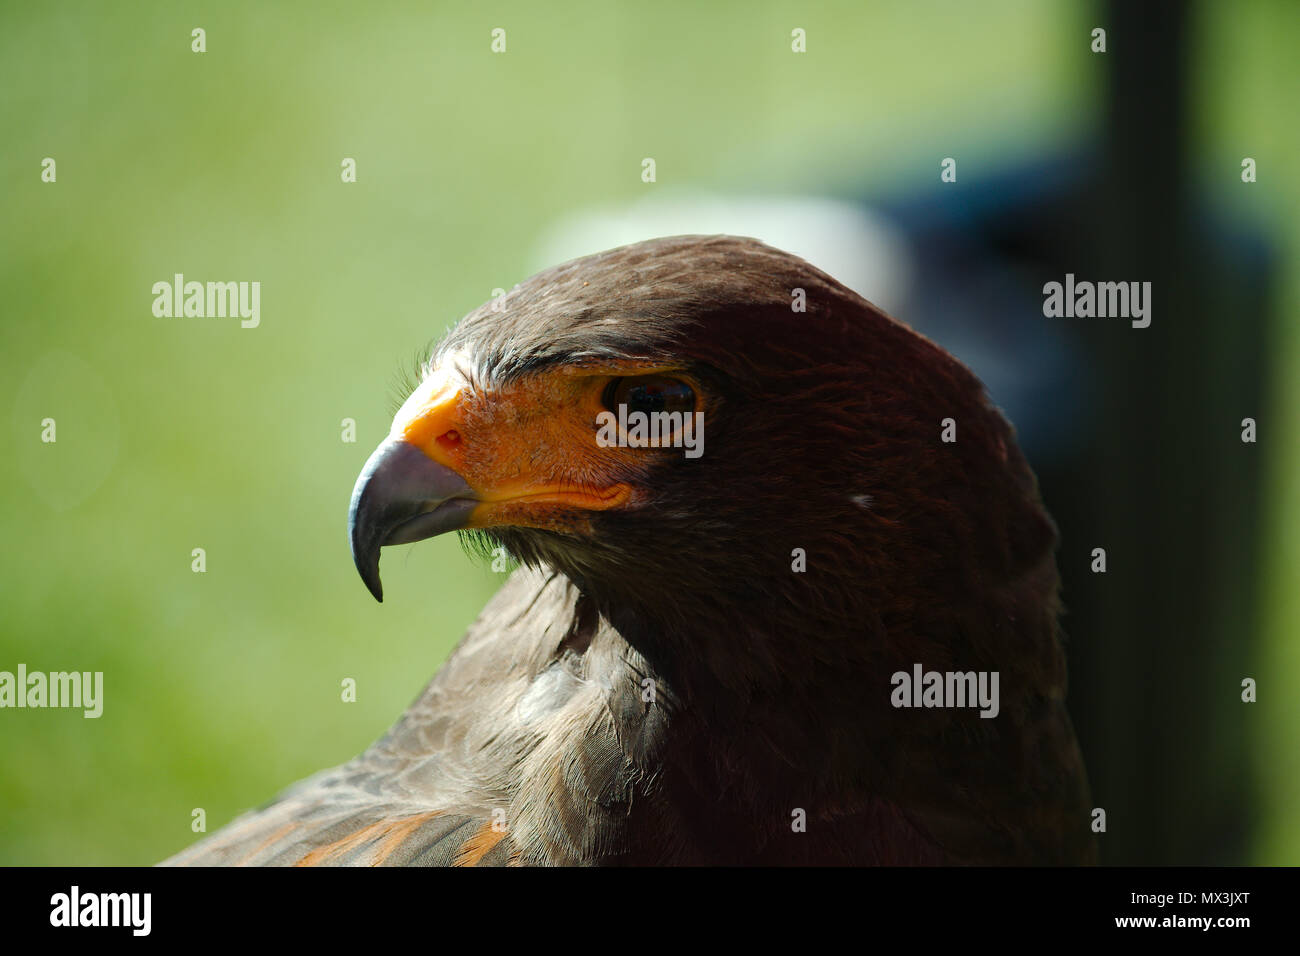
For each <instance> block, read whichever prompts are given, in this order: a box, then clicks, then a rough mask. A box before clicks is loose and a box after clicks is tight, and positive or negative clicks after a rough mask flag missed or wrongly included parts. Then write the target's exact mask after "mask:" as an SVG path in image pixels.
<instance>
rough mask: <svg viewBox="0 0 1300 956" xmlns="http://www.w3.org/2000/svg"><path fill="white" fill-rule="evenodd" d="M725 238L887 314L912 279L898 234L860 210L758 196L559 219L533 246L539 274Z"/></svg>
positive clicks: (610, 209) (673, 196)
mask: <svg viewBox="0 0 1300 956" xmlns="http://www.w3.org/2000/svg"><path fill="white" fill-rule="evenodd" d="M714 233H725V234H727V235H731V236H749V237H751V238H754V239H759V240H761V241H763V242H765V243H767V244H768V245H769V246H775V247H776V248H777V249H783V250H785V251H786V252H792V253H794V254H795V255H796V256H799V257H801V258H803V259H806V260H808V261H809V262H811V263H812V264H813V265H815V266H816V267H817V268H819V269H821V270H822V271H823V272H826V273H828V274H830V275H831V276H833V277H834V278H836V279H838V280H839V281H840V282H842V283H843V284H844V285H846V286H848V287H849V288H850V289H852V290H853V291H854V292H857V293H858V294H859V295H861V296H863V297H864V298H866V299H868V300H870V301H871V302H873V303H874V304H876V305H878V306H879V307H880V308H882V309H884V310H885V311H886V312H891V313H894V312H897V311H898V310H899V308H900V307H901V305H902V303H903V302H904V300H905V299H906V297H907V294H908V290H909V287H910V285H911V281H912V267H911V262H910V259H909V252H908V246H907V243H906V241H905V240H904V238H903V237H902V235H901V233H899V232H898V230H896V229H895V228H894V227H893V226H891V225H890V224H889V223H888V222H886V221H885V220H884V219H883V218H881V217H878V216H875V215H873V214H872V213H871V212H870V211H868V210H866V209H864V208H863V207H862V206H861V205H858V204H855V203H849V202H841V201H839V200H836V199H826V198H820V197H797V196H795V197H786V198H760V197H754V196H720V195H714V194H708V193H700V194H688V193H660V194H658V195H656V196H653V197H647V198H645V199H642V200H639V201H637V202H634V203H629V204H625V205H618V206H604V207H593V208H590V209H586V210H582V211H580V212H577V213H574V214H572V215H570V216H566V217H564V218H562V219H560V220H558V221H557V222H556V223H555V224H554V225H553V226H551V227H550V228H549V229H548V230H546V231H545V232H544V233H543V234H542V236H541V238H540V239H539V241H538V247H537V256H536V262H535V263H534V265H535V266H536V268H538V269H543V268H545V267H547V266H550V265H554V264H555V263H557V262H566V261H568V260H569V259H574V258H577V257H578V256H585V255H590V254H592V253H596V252H603V251H604V250H606V249H612V248H614V247H615V246H622V245H627V244H628V243H631V242H639V241H641V240H642V239H654V238H658V237H661V236H680V235H688V234H704V235H710V234H714Z"/></svg>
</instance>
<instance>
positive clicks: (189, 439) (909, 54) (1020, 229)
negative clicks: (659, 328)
mask: <svg viewBox="0 0 1300 956" xmlns="http://www.w3.org/2000/svg"><path fill="white" fill-rule="evenodd" d="M195 27H202V28H204V29H205V30H206V46H207V50H206V52H204V53H201V54H200V53H195V52H192V50H191V30H192V29H194V28H195ZM498 27H500V28H503V29H504V30H505V31H506V50H505V52H503V53H493V52H492V51H491V31H492V30H493V29H494V28H498ZM1098 28H1100V29H1103V30H1105V50H1104V52H1101V51H1094V49H1093V47H1094V45H1095V43H1096V41H1095V39H1094V35H1093V31H1094V30H1096V29H1098ZM795 29H800V30H803V31H805V35H806V52H803V53H796V52H794V50H792V46H791V45H792V31H793V30H795ZM1298 44H1300V4H1295V3H1292V2H1286V0H1243V2H1237V3H1231V4H1228V3H1222V4H1220V3H1208V2H1207V3H1200V4H1188V3H1175V2H1152V0H1148V2H1142V3H1125V2H1121V0H1115V2H1111V3H1075V2H1064V0H1062V2H1046V3H1019V2H989V3H985V4H979V5H972V4H964V3H955V2H954V3H940V2H926V3H906V2H881V3H875V2H873V3H867V4H863V3H848V2H845V3H814V4H802V3H784V2H765V3H757V4H751V3H744V4H741V3H720V4H710V5H708V7H707V8H702V7H701V6H700V5H695V4H689V3H685V2H682V3H675V2H665V3H660V4H655V5H653V6H651V7H645V6H643V5H638V4H632V3H602V4H596V3H591V4H565V5H563V6H560V5H555V6H553V7H548V8H546V9H541V8H538V7H536V6H535V5H532V4H525V3H501V4H483V5H475V6H472V7H470V6H464V5H459V4H417V3H409V4H391V5H384V6H383V7H382V8H379V9H374V8H369V7H365V6H359V7H358V6H342V7H331V8H324V9H323V8H319V7H317V6H315V5H309V4H277V5H274V6H270V5H262V4H256V3H251V2H250V3H233V4H227V3H222V4H216V3H183V4H162V3H156V4H142V5H136V6H133V7H132V8H130V9H129V10H125V9H122V10H112V11H110V10H107V9H102V8H100V7H99V6H96V5H93V4H88V3H87V4H71V5H64V6H59V7H55V8H49V7H46V8H40V7H37V8H29V7H23V8H12V7H5V8H4V9H3V12H0V80H3V85H2V86H0V90H3V92H0V104H3V114H4V120H5V123H4V128H5V129H6V131H7V132H8V134H9V135H8V136H7V137H6V142H5V144H4V146H3V147H0V163H2V164H3V166H2V167H0V171H2V172H3V183H4V185H3V186H0V222H3V223H4V229H3V231H2V232H0V244H3V256H0V293H2V294H3V301H4V302H5V303H6V310H5V315H4V318H3V320H2V323H0V343H3V348H0V382H2V383H3V386H4V395H5V400H6V402H7V404H9V405H10V406H11V409H12V414H11V427H12V431H11V439H10V447H11V449H12V452H11V454H10V455H8V456H5V458H4V463H3V466H0V486H2V490H3V492H4V500H5V502H6V505H5V531H6V538H7V540H8V544H9V547H8V548H6V549H4V550H3V552H0V582H3V583H0V602H2V603H0V669H8V670H13V669H14V668H15V667H16V665H17V664H18V663H19V662H25V663H26V664H27V665H28V667H29V668H31V669H43V670H59V669H73V668H75V669H78V670H102V671H104V673H105V685H106V698H107V699H106V703H105V713H104V716H103V717H101V718H100V719H98V720H84V719H82V718H81V717H80V714H79V713H76V712H57V711H44V712H42V711H9V712H6V713H4V714H2V715H0V769H2V770H3V772H0V863H148V862H153V861H154V860H157V859H159V858H161V857H163V856H165V855H167V854H168V853H170V852H172V851H174V850H176V849H178V848H180V847H181V846H183V845H185V844H186V843H188V842H190V841H191V840H192V839H193V837H194V834H193V833H192V832H191V830H190V822H191V811H192V809H193V808H195V807H203V808H204V809H205V810H206V812H207V815H208V829H209V830H211V829H214V828H215V827H216V826H218V825H220V824H221V823H223V822H225V821H226V820H227V819H229V818H230V817H231V816H232V815H233V814H234V813H236V812H237V811H238V810H240V809H242V808H244V807H247V806H251V805H255V804H258V803H260V802H262V801H263V800H264V799H266V798H267V797H269V796H270V795H271V794H272V793H274V792H275V791H276V790H278V789H279V788H280V787H282V786H284V785H285V784H287V783H289V782H291V781H293V780H295V779H297V778H299V777H302V776H304V775H306V774H308V773H310V772H313V771H315V770H317V769H320V768H322V767H325V766H328V765H331V764H334V763H338V762H341V761H343V760H345V759H347V758H348V757H350V756H352V755H353V754H354V753H356V752H357V751H359V750H360V749H361V748H363V747H364V746H365V745H366V744H367V743H369V742H370V741H371V740H372V739H374V737H376V736H377V735H379V734H380V733H381V732H382V731H383V730H384V729H386V727H387V726H388V724H389V723H390V722H391V721H392V720H393V719H394V718H395V717H396V716H397V714H398V713H399V712H400V711H401V710H402V709H403V708H404V707H405V705H406V704H407V703H408V702H409V700H410V699H411V698H412V697H414V696H415V694H416V693H417V692H418V690H419V689H420V687H421V686H422V684H423V683H424V681H425V680H426V679H427V677H428V676H429V675H431V674H432V673H433V672H434V670H435V669H436V668H437V666H438V665H439V663H440V662H441V661H442V659H443V658H444V657H445V656H446V654H447V653H448V651H449V650H450V648H451V647H452V646H453V644H454V642H455V640H456V639H457V638H458V637H459V635H460V633H461V632H462V630H463V629H464V627H465V625H466V624H468V623H469V621H470V620H471V619H472V617H473V616H474V614H475V613H476V612H477V610H478V608H479V607H481V606H482V604H483V603H484V602H485V601H486V599H487V597H488V596H489V595H490V594H491V593H492V591H493V590H494V589H495V588H496V587H497V586H499V584H500V581H501V577H500V576H499V575H495V574H493V573H492V572H491V570H490V568H487V567H484V566H482V565H481V564H478V563H475V562H474V561H472V560H471V559H469V558H467V557H466V556H464V555H463V554H462V553H461V552H460V550H459V548H458V546H457V545H456V543H455V541H453V540H450V539H442V540H438V541H435V542H429V543H426V544H424V545H421V547H420V548H419V549H408V550H407V552H406V553H400V552H399V554H398V555H397V557H398V560H396V561H394V560H392V559H391V558H390V559H389V560H388V562H387V563H386V566H385V576H386V583H388V585H389V590H390V592H391V593H392V594H393V595H394V599H392V600H390V601H388V602H387V603H385V604H384V605H383V607H382V608H379V607H377V606H375V605H373V603H371V601H370V599H369V597H368V596H367V595H366V594H365V592H364V589H363V588H361V587H360V586H359V585H358V584H357V582H356V581H355V580H354V579H353V578H354V572H353V570H352V566H351V561H350V559H349V557H348V554H347V548H346V543H345V541H344V536H343V522H344V517H345V513H346V506H347V497H348V493H349V491H350V489H351V486H352V481H353V478H354V477H355V474H356V471H357V470H358V468H359V467H360V465H361V463H362V461H364V459H365V457H366V455H367V454H368V452H369V450H370V449H371V448H372V447H373V445H374V444H375V443H376V442H377V441H378V439H379V438H380V437H381V436H382V435H383V434H384V433H385V431H386V430H387V418H388V416H389V414H391V407H390V404H389V402H390V399H391V397H392V396H391V389H390V386H391V383H392V381H393V378H394V372H396V371H397V370H398V369H399V368H405V367H407V366H409V364H410V360H411V357H412V356H413V355H414V354H415V353H416V352H417V351H418V350H419V349H420V348H422V347H423V346H424V345H425V344H426V343H427V342H428V341H429V340H431V339H433V338H436V337H437V336H438V335H440V334H441V332H442V331H443V330H444V329H445V328H446V327H447V326H448V325H449V324H451V323H452V322H454V321H455V320H456V319H457V318H458V317H459V316H460V315H462V314H464V313H465V312H466V311H468V310H469V309H471V308H473V307H474V306H476V305H477V304H478V303H479V302H481V301H483V300H484V299H486V298H488V297H489V296H491V295H492V294H493V290H494V289H498V288H509V287H510V286H512V285H513V284H514V283H515V282H517V281H520V280H521V279H523V278H525V277H526V276H527V275H528V274H530V273H531V272H533V271H535V270H536V269H538V268H541V267H543V266H546V265H549V264H552V263H553V262H555V261H558V260H560V259H563V258H568V257H570V256H573V255H579V254H584V253H588V252H595V251H598V250H600V249H602V248H606V247H608V246H612V245H616V244H618V243H620V242H627V241H635V240H639V239H644V238H648V237H650V236H653V235H663V234H675V233H682V232H715V231H723V232H733V233H740V234H749V235H755V236H757V237H759V238H761V239H764V240H766V241H768V242H771V243H772V244H774V245H777V246H782V247H784V248H787V249H789V250H790V251H793V252H796V253H798V254H800V255H803V256H805V257H806V258H808V259H810V261H812V262H814V263H815V264H817V265H819V266H821V267H822V268H825V269H826V270H827V271H829V272H831V273H832V274H833V275H835V276H836V277H837V278H840V279H841V280H842V281H844V282H846V283H847V284H848V285H850V286H852V287H853V288H855V289H857V291H859V292H861V293H862V294H863V295H865V296H866V297H867V298H869V299H872V300H873V301H875V302H877V303H878V304H880V305H881V306H883V307H884V308H886V309H887V310H889V311H890V312H892V313H893V314H895V315H896V316H897V317H899V318H900V319H902V320H904V321H906V322H908V323H909V324H911V325H913V326H914V327H916V328H918V329H919V330H921V331H923V332H925V333H926V334H927V335H929V336H931V337H932V338H934V339H936V340H937V341H939V342H940V343H941V344H943V345H945V346H946V347H948V348H949V349H951V350H952V351H953V352H954V353H955V354H957V355H958V356H959V357H961V358H962V359H963V360H965V361H966V362H968V363H969V364H970V365H971V366H972V367H973V368H974V369H975V370H976V371H977V372H978V373H979V374H980V376H981V377H982V378H983V379H984V381H985V382H986V383H987V384H988V386H989V389H990V392H991V394H992V395H993V397H994V399H995V401H996V402H997V403H998V404H1000V405H1001V406H1002V407H1003V408H1004V409H1005V410H1006V412H1007V414H1008V416H1009V417H1010V418H1011V420H1012V421H1013V422H1014V423H1015V424H1016V425H1017V428H1018V430H1019V432H1020V436H1021V439H1022V442H1023V444H1024V446H1025V450H1026V452H1027V454H1028V456H1029V458H1030V460H1031V461H1032V462H1033V464H1034V466H1035V468H1036V470H1037V472H1038V474H1039V478H1040V482H1041V485H1042V488H1043V493H1044V497H1045V499H1046V501H1047V504H1048V507H1049V509H1050V510H1051V511H1052V513H1053V515H1054V516H1055V518H1056V520H1057V522H1058V525H1059V527H1060V531H1061V551H1060V555H1059V563H1060V567H1061V573H1062V577H1063V582H1064V599H1065V603H1066V605H1067V608H1068V614H1067V617H1066V618H1065V627H1066V630H1067V633H1068V636H1069V640H1070V656H1071V666H1072V676H1071V684H1072V688H1071V708H1072V711H1073V713H1074V715H1075V720H1076V725H1077V729H1078V732H1079V737H1080V740H1081V743H1082V745H1083V748H1084V751H1085V755H1086V757H1087V762H1088V767H1089V772H1090V775H1091V779H1092V784H1093V791H1094V803H1095V804H1096V805H1097V806H1098V807H1102V808H1104V809H1105V810H1106V812H1107V831H1106V833H1105V835H1104V836H1103V837H1102V839H1101V848H1102V855H1103V861H1104V862H1107V863H1114V864H1131V863H1160V864H1164V863H1193V864H1197V863H1206V864H1208V863H1253V862H1266V863H1295V862H1297V859H1298V858H1300V832H1298V830H1297V827H1296V824H1295V810H1296V806H1297V803H1298V802H1300V757H1298V756H1297V754H1298V750H1297V747H1296V738H1295V730H1296V728H1297V726H1298V725H1300V723H1298V722H1300V677H1298V676H1297V675H1300V643H1298V642H1297V638H1296V633H1297V624H1298V623H1300V594H1297V592H1296V589H1295V588H1294V586H1293V581H1292V577H1293V572H1294V570H1295V568H1296V567H1297V562H1298V561H1300V545H1298V544H1297V541H1298V540H1300V536H1298V535H1297V531H1300V507H1298V506H1297V505H1298V504H1300V502H1298V495H1297V492H1298V491H1300V451H1298V450H1297V446H1296V443H1295V442H1293V441H1288V437H1289V436H1290V435H1292V434H1294V433H1295V430H1296V426H1297V424H1300V422H1297V412H1296V410H1297V408H1300V402H1298V401H1297V399H1298V398H1300V395H1297V389H1296V375H1295V372H1296V371H1297V370H1298V369H1300V334H1298V332H1297V328H1296V323H1295V322H1294V317H1295V316H1296V314H1297V305H1298V304H1300V279H1298V275H1300V274H1298V273H1297V270H1296V269H1295V264H1296V253H1297V248H1300V225H1298V224H1297V219H1296V216H1295V212H1296V210H1297V209H1300V202H1298V200H1300V179H1297V173H1298V172H1300V169H1297V164H1296V163H1295V162H1294V160H1293V157H1295V156H1296V155H1297V151H1298V150H1300V124H1297V123H1296V122H1295V106H1294V104H1295V100H1296V95H1297V93H1300V83H1297V80H1298V79H1300V67H1297V59H1298V58H1297V57H1296V55H1295V51H1296V49H1297V46H1298ZM45 157H53V158H55V159H56V160H57V170H58V178H57V181H56V182H55V183H44V182H42V181H41V179H40V171H41V161H42V159H43V158H45ZM345 157H352V158H355V159H356V162H357V182H355V183H343V182H341V179H340V163H341V161H342V160H343V159H344V158H345ZM646 157H651V158H654V160H655V166H656V177H655V181H654V182H650V183H648V182H645V181H643V179H642V170H643V160H644V159H645V158H646ZM1247 157H1250V158H1251V159H1253V160H1254V161H1255V163H1256V166H1257V177H1258V181H1256V182H1252V183H1247V182H1243V180H1242V161H1243V159H1245V158H1247ZM948 158H951V159H954V160H955V161H956V181H955V182H942V181H941V179H940V171H941V162H942V161H943V160H945V159H948ZM176 272H184V273H186V274H187V277H191V278H195V279H199V280H200V281H202V280H206V279H220V280H241V279H242V280H259V281H261V283H262V289H263V293H262V322H261V325H260V327H259V328H257V329H251V330H245V329H240V328H239V324H238V321H237V320H233V321H232V320H221V319H189V320H179V319H159V318H155V317H154V316H153V315H152V313H151V311H150V307H151V303H152V296H151V293H150V288H151V286H152V284H153V283H154V282H155V281H158V280H165V279H169V278H170V277H171V276H172V275H173V274H174V273H176ZM1066 273H1073V274H1074V275H1075V276H1076V277H1077V278H1078V279H1080V280H1085V279H1086V280H1091V281H1149V282H1151V283H1152V313H1151V315H1152V321H1151V325H1150V327H1148V328H1144V329H1137V328H1132V327H1131V326H1130V323H1129V322H1128V321H1127V320H1125V319H1117V318H1107V319H1102V318H1049V317H1045V316H1044V315H1043V284H1044V283H1046V282H1049V281H1063V280H1064V277H1065V275H1066ZM46 417H55V418H56V419H57V421H58V423H59V425H58V427H59V433H58V434H59V441H58V442H57V443H56V444H55V445H45V444H42V443H41V442H40V441H39V435H40V422H41V420H42V419H43V418H46ZM345 418H351V419H354V420H355V421H356V423H357V427H356V432H357V434H356V441H355V442H349V441H346V440H344V439H343V437H342V435H343V426H342V422H343V420H344V419H345ZM1243 418H1253V419H1255V421H1256V422H1257V427H1258V435H1259V440H1258V442H1257V443H1254V444H1247V443H1243V442H1242V441H1241V431H1242V426H1241V421H1242V419H1243ZM196 547H203V548H205V549H206V552H207V555H208V570H207V571H206V572H205V573H203V574H196V573H194V572H192V571H191V551H192V549H193V548H196ZM1098 547H1101V548H1105V550H1106V555H1107V570H1106V572H1105V573H1104V574H1097V573H1093V572H1092V570H1091V564H1092V551H1093V549H1094V548H1098ZM346 677H351V678H354V679H355V680H356V681H357V684H358V699H357V702H356V703H354V704H348V703H343V702H341V701H340V695H339V684H340V681H341V680H342V679H343V678H346ZM1246 677H1251V678H1254V679H1255V680H1256V681H1258V685H1259V691H1258V693H1259V700H1258V702H1257V703H1243V702H1242V700H1241V682H1242V680H1243V678H1246Z"/></svg>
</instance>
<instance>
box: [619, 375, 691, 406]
mask: <svg viewBox="0 0 1300 956" xmlns="http://www.w3.org/2000/svg"><path fill="white" fill-rule="evenodd" d="M604 402H605V407H606V408H608V409H609V410H610V411H612V412H617V411H618V409H619V406H620V405H626V406H627V410H628V412H629V413H630V412H645V413H646V414H647V415H651V414H654V413H655V412H682V413H683V414H689V413H690V412H692V411H693V410H694V409H695V391H694V390H693V389H692V388H691V387H690V386H689V385H687V384H686V383H685V382H683V381H680V380H678V379H675V378H663V377H661V376H657V375H640V376H636V377H634V378H616V379H614V380H613V381H612V382H610V383H609V385H608V386H606V388H605V395H604Z"/></svg>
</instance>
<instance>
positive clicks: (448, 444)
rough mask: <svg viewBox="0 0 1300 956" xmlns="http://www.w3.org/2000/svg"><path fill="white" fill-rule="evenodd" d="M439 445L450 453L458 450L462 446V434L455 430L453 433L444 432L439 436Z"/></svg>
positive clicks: (452, 430)
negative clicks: (454, 449) (452, 450)
mask: <svg viewBox="0 0 1300 956" xmlns="http://www.w3.org/2000/svg"><path fill="white" fill-rule="evenodd" d="M438 444H439V445H441V446H442V447H443V448H444V449H447V450H448V451H450V450H451V449H453V448H456V447H457V446H459V445H460V432H458V431H456V429H454V428H453V429H451V431H448V432H444V433H443V434H441V435H439V436H438Z"/></svg>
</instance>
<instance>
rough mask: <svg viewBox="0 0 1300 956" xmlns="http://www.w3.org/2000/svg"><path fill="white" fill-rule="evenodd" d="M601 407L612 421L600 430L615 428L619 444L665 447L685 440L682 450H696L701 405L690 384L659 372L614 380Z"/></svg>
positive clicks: (605, 389)
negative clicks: (611, 426)
mask: <svg viewBox="0 0 1300 956" xmlns="http://www.w3.org/2000/svg"><path fill="white" fill-rule="evenodd" d="M601 404H603V405H604V406H605V409H606V410H605V411H604V412H602V413H601V414H602V415H606V416H609V418H611V419H612V421H609V422H606V423H603V424H602V426H601V427H602V428H605V427H608V426H609V425H613V426H614V427H615V429H616V430H617V435H618V436H619V443H620V444H623V443H626V445H627V446H628V447H633V448H662V447H678V444H679V441H684V442H686V443H687V445H686V446H683V447H691V448H694V447H696V442H697V439H695V438H694V436H695V434H696V433H697V431H698V427H699V424H700V423H699V421H698V419H699V418H700V414H699V412H698V411H697V408H698V405H699V402H698V401H697V399H696V395H695V388H694V387H693V386H692V385H691V384H689V383H688V382H685V381H682V380H681V379H679V378H674V377H672V376H667V375H660V374H657V373H651V374H648V375H632V376H623V377H615V378H613V379H611V380H610V381H609V382H608V383H607V384H606V385H605V387H604V389H603V390H602V392H601ZM598 421H599V418H598ZM606 440H608V439H606ZM688 456H689V453H688Z"/></svg>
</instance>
